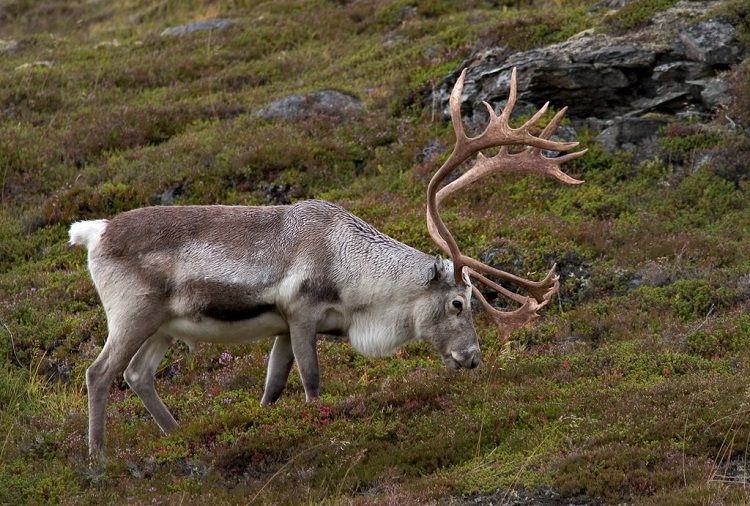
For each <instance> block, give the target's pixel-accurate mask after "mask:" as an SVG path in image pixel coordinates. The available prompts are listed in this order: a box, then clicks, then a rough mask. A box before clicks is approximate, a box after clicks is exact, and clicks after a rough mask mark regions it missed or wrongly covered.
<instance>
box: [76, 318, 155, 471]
mask: <svg viewBox="0 0 750 506" xmlns="http://www.w3.org/2000/svg"><path fill="white" fill-rule="evenodd" d="M139 306H140V307H139ZM105 307H106V305H105ZM121 307H126V308H128V307H131V308H132V309H133V310H131V311H127V312H126V311H122V310H120V311H118V310H115V309H113V308H109V309H110V310H109V311H108V314H107V325H108V327H109V336H108V337H107V342H106V343H105V344H104V348H102V351H101V352H100V353H99V356H98V357H96V360H94V362H93V363H92V364H91V365H90V366H89V368H88V369H86V387H87V390H88V399H89V456H90V457H92V458H94V459H97V458H100V457H102V456H103V451H104V426H105V414H106V406H107V397H108V395H109V389H110V387H111V386H112V382H113V381H114V380H115V378H116V377H117V375H118V374H120V373H121V372H122V371H123V370H125V368H126V367H127V365H128V363H129V362H130V361H131V359H132V358H133V356H134V355H135V354H136V353H137V352H138V350H139V349H140V348H141V346H143V345H144V343H145V342H146V341H147V340H148V338H149V337H151V336H152V335H153V334H154V333H155V332H156V331H157V330H158V328H159V327H160V326H161V324H162V323H163V321H164V315H163V314H162V312H161V311H160V310H158V309H151V308H149V306H145V307H144V304H135V305H133V306H126V305H123V306H121ZM118 309H119V308H118Z"/></svg>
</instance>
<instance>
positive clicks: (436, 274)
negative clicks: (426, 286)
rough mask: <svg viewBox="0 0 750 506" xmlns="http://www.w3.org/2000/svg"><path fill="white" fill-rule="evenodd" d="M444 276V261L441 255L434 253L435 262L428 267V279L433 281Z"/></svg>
mask: <svg viewBox="0 0 750 506" xmlns="http://www.w3.org/2000/svg"><path fill="white" fill-rule="evenodd" d="M445 278H446V269H445V262H444V261H443V257H441V256H440V255H435V263H434V264H433V265H432V267H430V273H429V280H430V283H435V282H438V281H440V280H443V279H445Z"/></svg>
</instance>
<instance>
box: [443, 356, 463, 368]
mask: <svg viewBox="0 0 750 506" xmlns="http://www.w3.org/2000/svg"><path fill="white" fill-rule="evenodd" d="M442 359H443V363H444V364H445V367H447V368H448V369H451V370H453V371H457V370H459V369H461V367H462V366H461V363H460V362H459V361H458V360H456V359H455V358H453V357H452V356H450V355H443V356H442Z"/></svg>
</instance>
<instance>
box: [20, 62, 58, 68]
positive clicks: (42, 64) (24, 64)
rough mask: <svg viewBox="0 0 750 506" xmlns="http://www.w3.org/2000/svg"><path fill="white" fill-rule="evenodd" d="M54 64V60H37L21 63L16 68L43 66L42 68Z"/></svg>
mask: <svg viewBox="0 0 750 506" xmlns="http://www.w3.org/2000/svg"><path fill="white" fill-rule="evenodd" d="M54 65H55V63H54V62H51V61H49V60H39V61H35V62H29V63H22V64H21V65H19V66H18V67H16V70H26V69H31V68H35V67H44V68H51V67H53V66H54Z"/></svg>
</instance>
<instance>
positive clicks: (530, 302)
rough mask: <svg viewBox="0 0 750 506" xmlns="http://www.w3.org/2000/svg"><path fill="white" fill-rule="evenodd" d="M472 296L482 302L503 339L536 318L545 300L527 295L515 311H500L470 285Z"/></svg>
mask: <svg viewBox="0 0 750 506" xmlns="http://www.w3.org/2000/svg"><path fill="white" fill-rule="evenodd" d="M472 292H473V293H474V296H475V297H476V298H477V299H478V300H479V301H480V302H481V303H482V307H484V310H485V312H486V313H487V316H489V317H490V319H491V320H492V321H493V322H494V323H495V325H497V330H498V333H499V334H500V337H501V338H502V340H503V341H505V340H507V339H508V335H509V334H510V333H511V332H512V331H514V330H516V329H518V328H521V327H523V326H524V325H526V324H527V323H529V321H531V320H533V319H534V318H536V317H537V316H539V315H538V313H537V311H539V309H541V308H542V307H544V306H545V305H546V304H547V302H546V301H545V302H542V303H539V302H537V301H535V300H534V299H532V298H529V297H527V298H526V300H525V301H524V303H523V304H522V305H521V307H519V308H518V309H516V310H515V311H500V310H499V309H497V308H495V307H493V306H492V304H490V303H489V302H487V300H486V299H485V298H484V297H483V296H482V294H481V292H480V291H479V290H478V289H477V287H472Z"/></svg>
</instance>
